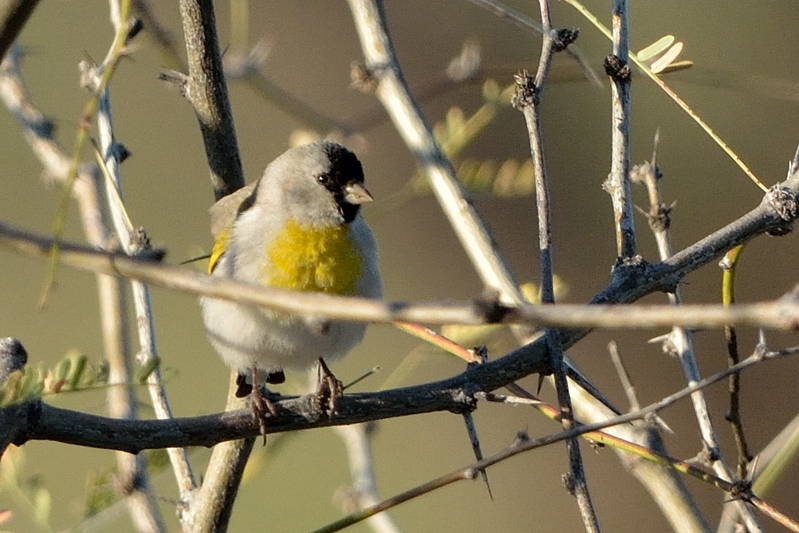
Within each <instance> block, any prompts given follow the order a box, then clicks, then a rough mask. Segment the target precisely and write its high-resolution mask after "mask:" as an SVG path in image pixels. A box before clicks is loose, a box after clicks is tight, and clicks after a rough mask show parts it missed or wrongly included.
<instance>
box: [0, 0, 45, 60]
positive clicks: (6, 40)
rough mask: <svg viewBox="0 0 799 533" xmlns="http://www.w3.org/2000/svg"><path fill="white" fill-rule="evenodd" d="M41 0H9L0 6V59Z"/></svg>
mask: <svg viewBox="0 0 799 533" xmlns="http://www.w3.org/2000/svg"><path fill="white" fill-rule="evenodd" d="M38 3H39V0H8V1H6V2H3V5H2V6H0V61H2V60H3V58H4V57H5V56H6V52H8V50H9V48H11V45H12V44H13V43H14V41H15V40H16V38H17V36H18V35H19V33H20V32H21V31H22V28H24V27H25V24H26V23H27V22H28V19H29V18H30V16H31V15H32V14H33V10H34V9H36V5H37V4H38Z"/></svg>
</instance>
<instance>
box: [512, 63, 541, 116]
mask: <svg viewBox="0 0 799 533" xmlns="http://www.w3.org/2000/svg"><path fill="white" fill-rule="evenodd" d="M513 79H514V80H515V81H516V92H515V93H514V94H513V97H512V98H511V100H510V104H511V105H512V106H513V107H514V108H515V109H518V110H520V111H521V110H523V109H524V108H525V107H527V106H530V105H537V104H538V88H537V87H536V86H535V79H534V78H533V76H532V75H531V74H530V73H529V72H528V71H527V70H526V69H524V70H521V71H520V72H519V73H517V74H514V75H513Z"/></svg>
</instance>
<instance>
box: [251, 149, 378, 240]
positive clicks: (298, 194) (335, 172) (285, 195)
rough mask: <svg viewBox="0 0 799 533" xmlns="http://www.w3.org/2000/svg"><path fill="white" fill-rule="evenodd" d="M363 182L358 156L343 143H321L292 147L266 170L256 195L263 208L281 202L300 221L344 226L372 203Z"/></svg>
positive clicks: (290, 215) (290, 214)
mask: <svg viewBox="0 0 799 533" xmlns="http://www.w3.org/2000/svg"><path fill="white" fill-rule="evenodd" d="M363 180H364V176H363V167H362V166H361V162H360V161H358V158H357V157H356V156H355V154H353V153H352V152H350V151H349V150H348V149H346V148H344V147H343V146H341V145H340V144H337V143H334V142H330V141H318V142H314V143H310V144H305V145H302V146H297V147H295V148H291V149H290V150H287V151H286V152H285V153H283V154H282V155H281V156H279V157H278V158H277V159H275V160H274V161H273V162H272V163H271V164H270V165H269V166H268V167H267V168H266V170H265V171H264V176H263V178H261V183H260V184H259V185H258V189H259V191H258V192H257V193H256V194H257V195H258V197H259V198H261V199H263V200H264V202H265V203H264V205H268V203H269V202H274V201H275V200H277V201H280V202H281V203H282V205H283V206H284V207H285V209H286V212H287V215H288V216H289V217H291V218H293V219H295V220H297V221H300V222H304V223H307V224H311V225H329V224H333V223H337V224H341V223H348V222H352V221H353V220H354V219H355V217H356V216H357V215H358V211H359V210H360V206H361V204H364V203H366V202H371V201H372V195H371V194H369V191H367V190H366V187H364V185H363ZM262 195H266V196H268V197H269V198H263V197H262Z"/></svg>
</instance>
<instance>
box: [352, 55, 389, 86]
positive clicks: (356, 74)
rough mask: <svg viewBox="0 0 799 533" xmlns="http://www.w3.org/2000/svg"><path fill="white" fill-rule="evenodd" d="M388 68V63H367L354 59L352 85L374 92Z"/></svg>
mask: <svg viewBox="0 0 799 533" xmlns="http://www.w3.org/2000/svg"><path fill="white" fill-rule="evenodd" d="M387 68H388V66H387V65H366V64H364V63H359V62H357V61H354V62H353V63H352V65H350V81H351V83H350V86H351V87H352V88H354V89H358V90H359V91H362V92H365V93H373V92H375V90H377V85H378V84H379V83H380V76H382V75H383V72H385V70H386V69H387Z"/></svg>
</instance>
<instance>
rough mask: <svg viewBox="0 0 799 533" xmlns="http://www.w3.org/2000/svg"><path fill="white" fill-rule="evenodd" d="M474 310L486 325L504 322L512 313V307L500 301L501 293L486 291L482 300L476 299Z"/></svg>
mask: <svg viewBox="0 0 799 533" xmlns="http://www.w3.org/2000/svg"><path fill="white" fill-rule="evenodd" d="M474 310H475V313H476V314H477V315H478V316H479V317H481V318H482V320H483V321H484V322H485V323H486V324H497V323H499V322H502V321H503V320H504V319H505V318H506V317H507V316H508V314H509V313H510V312H511V311H512V309H511V308H510V307H508V306H507V305H505V304H503V303H502V302H500V301H499V292H497V291H486V292H485V293H484V294H483V295H482V296H481V297H480V298H478V299H476V300H475V301H474Z"/></svg>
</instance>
